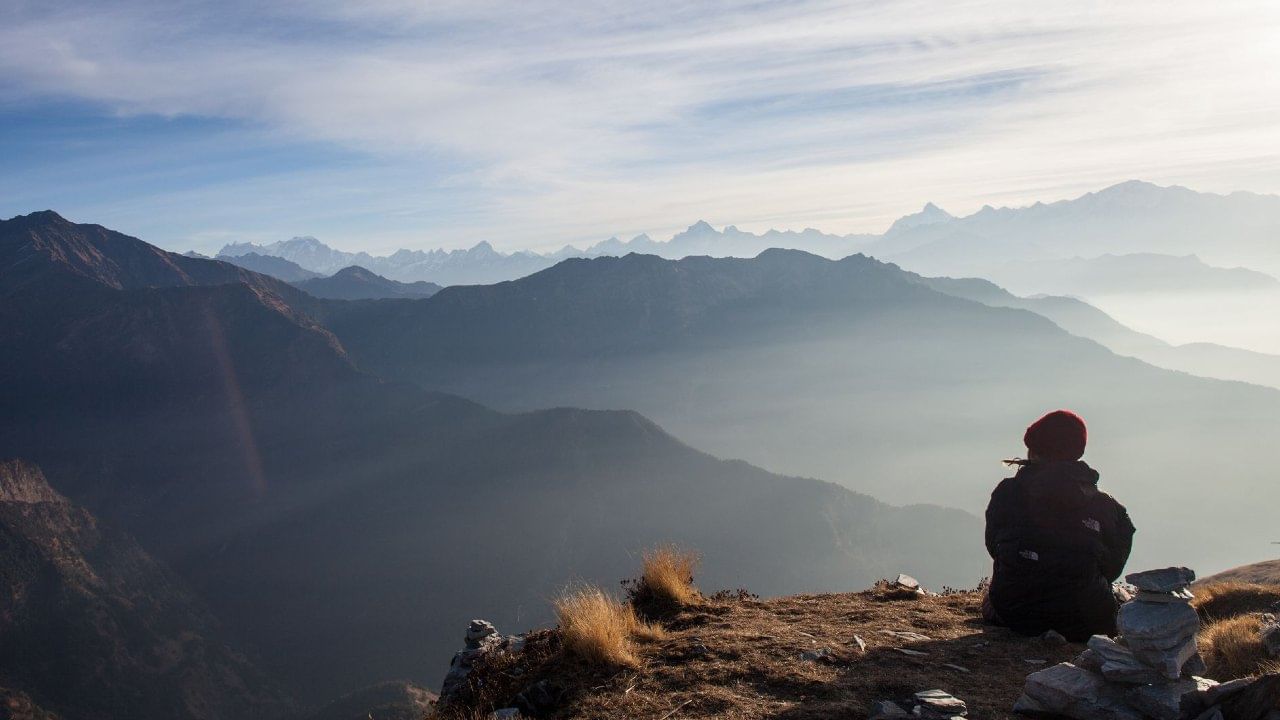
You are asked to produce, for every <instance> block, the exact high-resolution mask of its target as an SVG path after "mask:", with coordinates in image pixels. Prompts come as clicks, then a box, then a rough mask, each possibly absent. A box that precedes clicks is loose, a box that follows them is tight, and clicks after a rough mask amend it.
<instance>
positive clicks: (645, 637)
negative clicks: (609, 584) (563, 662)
mask: <svg viewBox="0 0 1280 720" xmlns="http://www.w3.org/2000/svg"><path fill="white" fill-rule="evenodd" d="M555 609H556V617H557V618H558V620H559V622H560V631H561V633H562V635H563V641H564V647H565V650H567V651H568V652H570V653H572V654H574V655H577V656H578V657H580V658H582V659H583V660H586V661H587V662H589V663H591V664H593V665H606V666H621V667H637V666H638V665H639V664H640V658H639V656H638V655H637V654H636V646H635V641H636V640H642V641H653V640H658V639H661V638H662V637H663V636H664V632H663V630H662V628H661V627H659V626H657V625H653V624H650V623H646V622H643V621H641V620H640V618H639V617H637V616H636V612H635V610H634V609H633V608H632V607H631V606H630V605H628V604H626V603H622V602H619V601H618V600H615V599H614V598H612V597H610V596H609V595H608V594H606V593H605V592H604V591H603V590H601V589H599V588H596V587H591V586H585V587H580V588H575V589H570V590H568V591H566V592H565V593H564V594H562V595H561V596H560V597H558V598H556V600H555Z"/></svg>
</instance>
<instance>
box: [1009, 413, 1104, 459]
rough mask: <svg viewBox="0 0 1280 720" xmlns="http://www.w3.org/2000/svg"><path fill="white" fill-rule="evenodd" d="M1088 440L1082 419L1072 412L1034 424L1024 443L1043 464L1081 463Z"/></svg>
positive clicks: (1023, 437) (1024, 436)
mask: <svg viewBox="0 0 1280 720" xmlns="http://www.w3.org/2000/svg"><path fill="white" fill-rule="evenodd" d="M1088 437H1089V433H1088V431H1087V430H1086V429H1085V426H1084V420H1082V419H1081V418H1080V416H1079V415H1077V414H1075V413H1073V412H1071V411H1070V410H1054V411H1053V412H1051V413H1049V414H1048V415H1045V416H1044V417H1042V418H1040V419H1039V420H1037V421H1035V422H1033V423H1031V427H1029V428H1027V434H1026V435H1023V436H1022V442H1024V443H1026V446H1027V450H1030V451H1031V452H1034V453H1035V455H1036V457H1037V458H1038V459H1040V460H1079V459H1080V456H1081V455H1084V444H1085V442H1086V441H1087V440H1088Z"/></svg>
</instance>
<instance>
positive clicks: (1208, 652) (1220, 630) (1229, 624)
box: [1200, 615, 1280, 680]
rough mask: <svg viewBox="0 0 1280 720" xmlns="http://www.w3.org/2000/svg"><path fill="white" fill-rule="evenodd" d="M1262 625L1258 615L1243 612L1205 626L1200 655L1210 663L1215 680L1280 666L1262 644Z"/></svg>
mask: <svg viewBox="0 0 1280 720" xmlns="http://www.w3.org/2000/svg"><path fill="white" fill-rule="evenodd" d="M1260 626H1261V620H1260V618H1259V617H1258V616H1257V615H1239V616H1237V617H1233V618H1227V619H1225V620H1218V621H1217V622H1214V623H1212V624H1210V625H1209V626H1207V627H1205V628H1204V629H1203V630H1201V631H1200V655H1201V656H1202V657H1203V658H1204V662H1205V664H1206V665H1208V666H1209V669H1208V671H1207V673H1206V674H1207V675H1208V676H1209V677H1211V678H1213V679H1215V680H1232V679H1234V678H1238V677H1248V676H1251V675H1259V674H1262V673H1269V672H1276V671H1278V670H1280V663H1277V662H1276V661H1275V660H1272V659H1271V658H1270V657H1268V656H1267V653H1266V650H1264V649H1263V647H1262V639H1261V637H1260V634H1259V630H1260Z"/></svg>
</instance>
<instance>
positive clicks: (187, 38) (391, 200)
mask: <svg viewBox="0 0 1280 720" xmlns="http://www.w3.org/2000/svg"><path fill="white" fill-rule="evenodd" d="M1277 37H1280V6H1276V5H1275V4H1274V3H1266V2H1232V1H1230V0H1228V1H1227V2H1219V3H1202V2H1185V3H1184V2H1158V3H1157V2H1152V3H1147V2H1140V1H1134V2H1125V3H1104V2H1076V3H1057V4H1044V3H1025V2H1012V1H1009V2H1006V1H1004V0H1000V1H996V0H974V1H968V2H838V3H837V2H822V1H803V0H797V1H796V2H738V3H730V2H704V3H687V2H671V3H667V2H660V1H652V0H651V1H648V2H600V3H559V2H542V1H541V0H527V1H523V2H505V3H494V2H487V1H486V0H472V1H469V2H452V1H445V2H423V1H421V0H418V1H409V0H372V1H370V2H364V3H347V2H338V1H337V0H282V1H281V2H276V3H258V2H241V1H239V0H228V1H226V2H217V3H211V2H195V1H190V0H178V1H172V0H170V1H166V2H152V1H150V0H113V1H110V2H102V1H98V2H83V3H79V2H58V1H57V0H51V1H47V2H30V1H28V0H10V2H8V3H6V4H5V5H4V7H3V8H0V158H2V159H3V167H4V170H5V172H4V173H3V174H2V175H0V216H4V217H8V216H11V215H15V214H19V213H25V212H30V211H32V210H37V209H44V208H52V209H55V210H58V211H60V212H62V213H63V214H65V215H67V216H68V217H71V218H73V219H76V220H80V221H86V222H99V223H102V224H105V225H109V226H111V227H114V228H117V229H120V230H123V231H125V232H129V233H132V234H136V235H139V236H141V237H143V238H145V239H147V240H150V241H152V242H155V243H157V244H160V245H162V246H164V247H169V248H173V249H187V248H196V249H200V250H203V251H206V252H208V251H212V250H216V249H217V248H218V247H220V246H221V245H222V244H223V243H224V242H230V241H237V240H250V241H259V242H264V241H272V240H277V239H283V238H287V237H290V236H293V235H303V234H309V235H315V236H317V237H319V238H321V239H323V240H325V241H327V242H329V243H331V244H333V245H335V246H338V247H342V248H344V249H351V250H356V249H364V250H369V251H372V252H385V251H390V250H393V249H395V248H398V247H411V248H425V247H459V246H467V245H471V244H474V243H475V242H477V241H480V240H488V241H490V242H492V243H493V244H494V245H495V246H497V247H499V248H502V249H508V250H511V249H517V248H537V249H546V248H554V247H559V246H561V245H564V244H566V243H575V244H580V245H581V244H584V243H589V242H594V241H596V240H600V239H603V238H605V237H608V236H610V235H615V234H616V235H621V236H630V235H633V234H636V233H640V232H648V233H650V234H652V235H654V236H655V237H663V236H665V235H668V234H670V233H671V232H673V231H675V230H677V229H679V228H681V227H684V226H686V225H688V224H690V223H692V222H693V221H694V220H697V219H706V220H708V221H710V222H712V223H713V224H717V225H719V224H736V225H738V226H739V227H742V228H744V229H751V230H763V229H767V228H770V227H777V228H782V229H801V228H804V227H807V226H813V227H820V228H822V229H824V230H828V231H833V232H855V231H879V230H882V229H883V228H884V227H886V226H887V225H888V224H889V222H891V221H892V220H893V218H895V217H897V216H899V215H902V214H905V213H907V212H911V211H913V210H915V209H918V207H919V206H921V205H923V203H924V202H925V201H927V200H931V201H934V202H936V203H938V204H940V205H942V206H943V207H945V208H947V209H948V210H951V211H952V212H956V213H964V212H969V211H972V210H974V209H976V208H977V207H979V206H981V205H983V204H988V203H989V204H994V205H1001V204H1023V203H1028V202H1032V201H1034V200H1052V199H1057V198H1061V197H1068V196H1072V195H1075V194H1079V193H1081V192H1085V191H1088V190H1093V189H1097V188H1098V187H1101V186H1103V185H1106V184H1110V183H1112V182H1117V181H1121V180H1125V179H1129V178H1142V179H1147V180H1151V181H1155V182H1161V183H1179V184H1184V185H1188V186H1190V187H1194V188H1196V189H1202V190H1213V191H1230V190H1237V189H1247V190H1255V191H1260V192H1276V191H1280V123H1276V122H1275V120H1274V118H1275V117H1277V116H1280V115H1278V113H1277V111H1280V73H1276V72H1275V71H1274V68H1276V67H1278V66H1280V42H1277V41H1276V39H1275V38H1277Z"/></svg>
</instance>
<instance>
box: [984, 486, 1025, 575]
mask: <svg viewBox="0 0 1280 720" xmlns="http://www.w3.org/2000/svg"><path fill="white" fill-rule="evenodd" d="M1014 505H1015V503H1014V489H1013V478H1008V479H1005V480H1002V481H1001V482H1000V484H999V485H997V486H996V489H995V490H993V491H992V492H991V502H990V503H988V504H987V530H986V543H987V554H988V555H990V556H991V558H992V559H993V560H994V559H995V557H996V548H997V547H998V546H999V545H1000V542H1001V541H1002V540H1004V539H1005V538H1006V536H1007V535H1008V533H1009V528H1010V527H1011V526H1012V525H1013V524H1014V523H1015V522H1016V518H1015V517H1014V516H1015V514H1016V513H1017V508H1015V507H1014Z"/></svg>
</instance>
